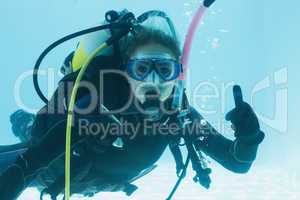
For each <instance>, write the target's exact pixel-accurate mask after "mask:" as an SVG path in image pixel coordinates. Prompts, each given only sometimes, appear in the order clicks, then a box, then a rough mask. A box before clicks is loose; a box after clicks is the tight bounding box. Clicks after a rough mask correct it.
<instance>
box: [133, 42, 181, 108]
mask: <svg viewBox="0 0 300 200" xmlns="http://www.w3.org/2000/svg"><path fill="white" fill-rule="evenodd" d="M151 58H158V59H159V58H161V59H173V60H176V58H175V56H174V55H173V53H172V52H171V51H170V50H169V49H168V48H166V47H164V46H162V45H160V44H148V45H144V46H141V47H139V48H137V49H136V51H135V52H134V53H133V54H132V55H131V57H130V59H151ZM129 82H130V85H131V88H132V90H133V93H134V95H135V97H136V98H137V99H139V101H140V102H141V103H144V102H145V101H146V100H147V95H152V97H153V94H155V95H156V96H157V98H158V99H159V100H160V101H161V102H163V101H165V100H166V99H168V97H169V96H170V95H171V94H172V91H173V88H174V86H175V84H176V80H172V81H164V80H163V79H162V78H161V77H160V76H159V75H158V74H157V72H156V71H152V72H151V73H150V74H149V75H148V76H147V77H146V78H145V79H144V80H143V81H137V80H135V79H133V78H129Z"/></svg>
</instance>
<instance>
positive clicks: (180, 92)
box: [172, 0, 215, 113]
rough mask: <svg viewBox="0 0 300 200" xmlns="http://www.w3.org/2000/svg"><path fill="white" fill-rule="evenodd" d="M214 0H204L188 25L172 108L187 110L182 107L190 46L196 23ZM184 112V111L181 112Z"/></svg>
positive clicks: (198, 22)
mask: <svg viewBox="0 0 300 200" xmlns="http://www.w3.org/2000/svg"><path fill="white" fill-rule="evenodd" d="M214 2H215V0H204V2H203V4H202V5H201V6H200V7H199V8H198V10H197V12H196V14H195V16H194V18H193V20H192V22H191V25H190V27H189V30H188V33H187V35H186V39H185V43H184V48H183V55H182V58H181V63H182V65H183V72H182V74H181V75H180V77H179V78H178V80H179V81H178V85H177V87H176V89H175V98H174V100H173V106H172V107H173V108H174V109H177V110H180V111H181V112H182V111H187V110H186V109H187V108H183V98H184V90H185V81H186V80H185V79H186V73H187V69H188V63H189V56H190V52H191V48H192V42H193V39H194V36H195V33H196V30H197V28H198V25H199V24H200V22H201V21H202V19H203V16H204V14H205V11H206V10H207V8H208V7H210V6H211V5H212V4H213V3H214ZM183 113H184V112H183Z"/></svg>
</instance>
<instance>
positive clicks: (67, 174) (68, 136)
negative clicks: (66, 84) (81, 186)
mask: <svg viewBox="0 0 300 200" xmlns="http://www.w3.org/2000/svg"><path fill="white" fill-rule="evenodd" d="M107 47H108V45H107V44H106V43H103V44H102V45H101V46H99V47H98V48H97V49H96V50H95V51H94V52H93V53H92V54H91V55H90V56H89V57H88V58H87V61H86V62H85V63H84V65H83V66H82V68H81V69H80V71H79V74H78V76H77V78H76V81H75V83H74V88H73V90H72V94H71V100H70V103H69V106H68V118H67V126H66V157H65V200H70V196H71V192H70V170H71V136H72V124H73V112H74V105H75V101H76V96H77V93H78V89H79V86H80V85H79V84H80V81H81V80H82V78H83V75H84V74H85V72H86V69H87V67H88V66H89V64H90V63H91V61H92V60H93V59H94V58H95V57H96V56H97V54H99V53H100V52H101V51H102V50H104V49H105V48H107Z"/></svg>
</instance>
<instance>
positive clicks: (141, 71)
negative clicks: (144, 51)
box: [136, 64, 149, 76]
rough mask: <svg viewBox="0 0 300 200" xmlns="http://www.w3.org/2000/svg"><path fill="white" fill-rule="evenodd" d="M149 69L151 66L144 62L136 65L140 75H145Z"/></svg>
mask: <svg viewBox="0 0 300 200" xmlns="http://www.w3.org/2000/svg"><path fill="white" fill-rule="evenodd" d="M148 70H149V67H148V66H147V65H144V64H139V65H138V66H136V73H137V75H139V76H143V75H145V74H146V73H147V72H148Z"/></svg>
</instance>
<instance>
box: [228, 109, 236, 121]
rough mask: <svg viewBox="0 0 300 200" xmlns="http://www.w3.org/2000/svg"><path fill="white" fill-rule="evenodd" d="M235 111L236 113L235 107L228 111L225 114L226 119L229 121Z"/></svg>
mask: <svg viewBox="0 0 300 200" xmlns="http://www.w3.org/2000/svg"><path fill="white" fill-rule="evenodd" d="M235 113H236V109H233V110H231V111H229V112H228V113H227V114H226V116H225V119H226V121H231V120H232V118H233V116H234V115H236V114H235Z"/></svg>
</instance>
